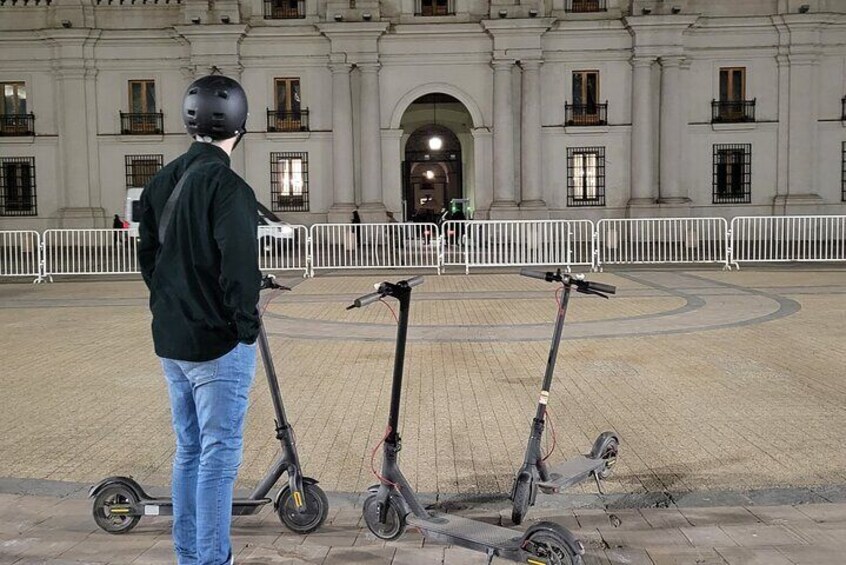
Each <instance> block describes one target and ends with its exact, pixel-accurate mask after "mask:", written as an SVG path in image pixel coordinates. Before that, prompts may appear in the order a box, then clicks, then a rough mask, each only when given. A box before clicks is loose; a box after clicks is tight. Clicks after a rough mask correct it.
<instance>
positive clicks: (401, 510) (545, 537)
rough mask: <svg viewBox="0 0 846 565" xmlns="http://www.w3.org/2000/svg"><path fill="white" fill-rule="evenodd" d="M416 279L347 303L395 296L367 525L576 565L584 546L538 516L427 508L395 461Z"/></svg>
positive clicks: (494, 553)
mask: <svg viewBox="0 0 846 565" xmlns="http://www.w3.org/2000/svg"><path fill="white" fill-rule="evenodd" d="M422 283H423V278H422V277H419V276H418V277H413V278H410V279H408V280H402V281H399V282H397V283H389V282H383V283H381V284H379V285H377V286H376V292H374V293H371V294H367V295H365V296H362V297H360V298H357V299H356V300H355V301H354V302H353V304H352V305H351V306H349V307H348V309H352V308H361V307H363V306H367V305H368V304H372V303H374V302H377V301H379V300H381V299H383V298H386V297H391V298H395V299H396V300H397V301H399V316H398V323H397V338H396V350H395V354H394V372H393V384H392V388H391V407H390V414H389V416H388V429H387V433H386V435H385V439H384V447H383V458H382V471H381V474H380V475H379V480H380V482H381V484H379V485H376V486H373V487H371V488H370V489H369V491H368V492H369V494H368V496H367V498H366V499H365V501H364V505H363V510H362V511H363V515H364V521H365V523H366V524H367V527H368V529H369V530H370V531H371V532H372V533H373V534H374V535H375V536H376V537H378V538H380V539H383V540H393V539H397V538H398V537H400V536H401V535H402V534H403V532H404V531H405V529H406V527H407V526H411V527H413V528H417V529H418V530H420V532H421V533H422V534H423V536H424V537H425V538H427V539H432V540H436V541H440V542H444V543H449V544H453V545H457V546H461V547H465V548H468V549H471V550H474V551H479V552H482V553H484V554H486V555H487V557H488V563H491V561H492V560H493V558H494V557H502V558H504V559H508V560H511V561H518V562H522V563H528V564H529V565H581V564H582V563H583V561H582V555H583V554H584V547H583V546H582V543H581V542H580V541H578V540H577V539H576V538H575V537H574V536H573V535H572V534H571V533H570V532H569V531H568V530H567V529H565V528H563V527H562V526H560V525H558V524H556V523H554V522H539V523H537V524H534V525H532V526H531V527H530V528H528V529H527V530H526V531H525V532H520V531H517V530H512V529H509V528H503V527H501V526H496V525H492V524H488V523H485V522H480V521H478V520H471V519H469V518H464V517H462V516H457V515H454V514H445V513H442V512H434V511H429V510H427V509H426V508H425V507H424V506H423V504H421V502H420V500H419V499H418V498H417V494H416V493H415V492H414V490H413V489H412V488H411V486H410V485H409V483H408V481H407V480H406V478H405V477H404V476H403V474H402V471H401V470H400V467H399V452H400V449H401V438H400V434H399V431H398V430H397V425H398V423H399V409H400V401H401V397H402V380H403V366H404V362H405V346H406V338H407V335H408V319H409V308H410V305H411V289H412V288H413V287H415V286H417V285H420V284H422Z"/></svg>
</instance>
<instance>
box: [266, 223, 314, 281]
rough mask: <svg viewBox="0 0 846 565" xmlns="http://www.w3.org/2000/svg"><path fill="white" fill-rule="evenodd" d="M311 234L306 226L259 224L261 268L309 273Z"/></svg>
mask: <svg viewBox="0 0 846 565" xmlns="http://www.w3.org/2000/svg"><path fill="white" fill-rule="evenodd" d="M308 250H309V235H308V228H306V227H305V226H259V229H258V253H259V269H260V270H262V271H302V272H303V274H304V275H307V274H308V273H309V267H308V260H309V252H308Z"/></svg>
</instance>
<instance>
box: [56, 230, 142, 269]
mask: <svg viewBox="0 0 846 565" xmlns="http://www.w3.org/2000/svg"><path fill="white" fill-rule="evenodd" d="M139 272H141V271H140V269H139V267H138V239H137V238H135V237H132V236H131V235H130V234H129V232H128V230H113V229H64V230H47V231H45V232H44V275H45V276H48V277H49V276H52V275H122V274H134V273H139Z"/></svg>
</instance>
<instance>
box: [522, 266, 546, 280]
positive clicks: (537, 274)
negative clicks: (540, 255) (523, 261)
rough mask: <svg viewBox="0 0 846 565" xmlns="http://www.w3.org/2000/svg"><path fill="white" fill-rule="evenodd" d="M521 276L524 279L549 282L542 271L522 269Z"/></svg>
mask: <svg viewBox="0 0 846 565" xmlns="http://www.w3.org/2000/svg"><path fill="white" fill-rule="evenodd" d="M520 274H521V275H523V276H524V277H531V278H533V279H540V280H542V281H549V279H548V278H546V273H542V272H541V271H533V270H531V269H520Z"/></svg>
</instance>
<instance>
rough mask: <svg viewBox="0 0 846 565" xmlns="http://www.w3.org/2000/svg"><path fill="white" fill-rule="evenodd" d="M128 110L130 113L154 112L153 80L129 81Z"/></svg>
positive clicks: (154, 87) (154, 92)
mask: <svg viewBox="0 0 846 565" xmlns="http://www.w3.org/2000/svg"><path fill="white" fill-rule="evenodd" d="M129 112H130V113H131V114H153V113H155V112H156V82H155V81H152V80H131V81H129Z"/></svg>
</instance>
